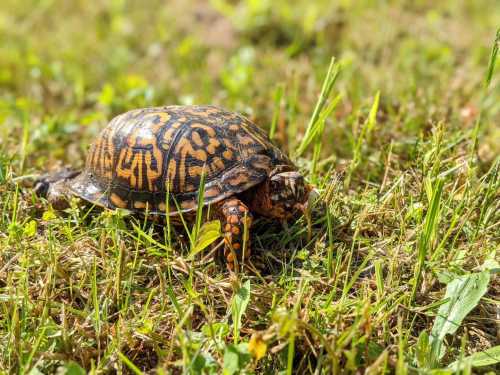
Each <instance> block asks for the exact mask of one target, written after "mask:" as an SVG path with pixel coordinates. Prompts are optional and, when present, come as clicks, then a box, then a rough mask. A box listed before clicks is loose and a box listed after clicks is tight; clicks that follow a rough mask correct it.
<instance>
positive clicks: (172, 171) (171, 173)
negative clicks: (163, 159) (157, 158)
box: [165, 159, 177, 190]
mask: <svg viewBox="0 0 500 375" xmlns="http://www.w3.org/2000/svg"><path fill="white" fill-rule="evenodd" d="M176 175H177V162H176V161H175V160H174V159H170V161H169V162H168V170H167V180H166V181H165V190H166V189H167V184H169V185H170V190H172V187H173V184H174V181H175V177H176Z"/></svg>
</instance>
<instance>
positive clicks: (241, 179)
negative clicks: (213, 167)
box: [227, 173, 246, 186]
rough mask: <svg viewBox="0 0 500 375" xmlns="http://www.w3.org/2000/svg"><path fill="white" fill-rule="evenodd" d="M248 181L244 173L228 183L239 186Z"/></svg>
mask: <svg viewBox="0 0 500 375" xmlns="http://www.w3.org/2000/svg"><path fill="white" fill-rule="evenodd" d="M245 180H246V175H245V174H242V173H238V174H237V175H236V176H234V177H232V178H231V179H229V180H228V181H227V182H228V183H229V185H231V186H237V185H240V184H242V183H243V182H244V181H245Z"/></svg>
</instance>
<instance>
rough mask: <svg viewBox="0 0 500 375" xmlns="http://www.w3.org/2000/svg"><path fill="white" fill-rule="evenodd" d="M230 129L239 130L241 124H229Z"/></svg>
mask: <svg viewBox="0 0 500 375" xmlns="http://www.w3.org/2000/svg"><path fill="white" fill-rule="evenodd" d="M229 129H230V130H233V131H238V130H240V126H239V125H236V124H231V125H229Z"/></svg>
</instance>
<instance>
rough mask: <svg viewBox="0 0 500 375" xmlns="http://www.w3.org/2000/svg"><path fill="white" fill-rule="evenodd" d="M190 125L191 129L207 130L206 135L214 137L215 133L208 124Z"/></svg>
mask: <svg viewBox="0 0 500 375" xmlns="http://www.w3.org/2000/svg"><path fill="white" fill-rule="evenodd" d="M191 127H192V128H193V129H203V130H205V131H206V132H207V134H208V136H209V137H215V135H216V133H215V130H214V129H213V128H212V127H211V126H209V125H205V124H192V125H191Z"/></svg>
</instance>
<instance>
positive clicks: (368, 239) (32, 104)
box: [0, 0, 500, 374]
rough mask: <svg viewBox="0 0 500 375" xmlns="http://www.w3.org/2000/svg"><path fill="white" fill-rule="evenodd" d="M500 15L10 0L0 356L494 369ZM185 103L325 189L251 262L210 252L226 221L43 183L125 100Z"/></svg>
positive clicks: (190, 368) (25, 364) (1, 147)
mask: <svg viewBox="0 0 500 375" xmlns="http://www.w3.org/2000/svg"><path fill="white" fill-rule="evenodd" d="M499 25H500V12H499V9H498V6H497V4H496V2H495V1H488V0H480V1H474V2H466V1H464V2H455V1H440V2H430V1H420V2H391V4H388V3H385V2H371V1H356V2H354V1H352V2H351V1H339V2H331V1H326V0H320V1H315V2H309V1H305V0H304V1H302V0H300V1H296V2H293V4H292V2H287V1H284V0H277V1H272V2H271V1H264V0H259V1H243V0H242V1H239V2H232V1H231V2H229V1H225V0H214V1H210V2H195V1H183V2H170V3H169V4H168V5H165V3H164V2H161V1H159V0H158V1H156V0H154V1H151V2H148V5H147V6H145V5H144V4H143V3H142V2H133V1H130V2H129V1H112V2H77V1H75V2H63V1H56V0H43V1H37V2H35V1H28V0H23V1H14V0H5V1H3V2H2V4H1V5H0V42H1V43H0V87H1V89H0V372H1V373H5V374H7V373H20V374H21V373H29V372H31V373H33V374H38V373H55V372H56V371H60V372H62V373H68V374H80V373H84V372H89V373H94V374H98V373H114V372H118V373H136V374H140V373H153V372H154V371H156V372H157V373H160V374H161V373H199V374H201V373H205V374H210V373H225V374H233V373H238V372H240V373H270V374H274V373H287V374H292V373H297V374H307V373H311V374H313V373H314V374H327V373H360V372H363V373H366V374H377V373H399V374H407V373H429V374H430V373H458V372H460V373H475V372H483V373H484V372H488V371H490V372H491V373H494V372H495V371H497V370H498V363H499V360H500V359H499V358H498V343H499V337H500V336H499V325H498V311H499V308H500V302H499V298H498V296H499V294H500V284H499V279H498V275H497V271H498V268H499V266H498V252H499V242H498V240H499V234H500V226H499V225H500V216H499V212H500V204H499V199H498V198H499V191H500V178H499V168H500V159H499V158H498V155H499V153H500V147H499V143H498V139H499V136H500V133H499V123H500V105H499V103H500V92H499V90H498V86H499V75H498V69H497V68H496V67H495V64H496V63H497V60H498V57H497V53H498V52H496V51H498V43H499V41H498V31H497V29H498V26H499ZM495 33H497V34H496V35H495ZM495 37H496V38H497V39H496V41H495ZM332 56H335V58H336V59H335V64H333V63H332ZM322 88H323V90H322ZM189 103H211V104H218V105H221V106H223V107H226V108H228V109H232V110H235V111H238V112H242V113H244V114H245V115H247V116H248V117H250V118H251V119H253V120H254V121H255V122H256V123H258V124H259V125H260V126H262V127H263V128H265V129H266V130H267V131H269V132H270V134H271V135H272V137H273V139H274V140H275V141H276V142H277V143H278V144H280V147H281V148H282V149H283V150H285V151H286V152H287V153H288V154H290V155H292V157H293V158H294V161H295V162H296V164H297V165H298V166H299V168H300V170H301V171H302V172H303V173H304V175H305V176H306V177H307V178H308V179H309V180H310V181H314V183H315V184H316V187H317V189H318V191H319V192H320V194H321V200H322V202H323V203H318V205H317V207H316V208H315V209H313V212H312V219H311V222H310V223H308V222H307V220H306V218H301V219H299V220H298V221H297V222H295V223H288V224H287V225H286V226H282V225H280V224H279V223H275V222H272V221H267V220H265V219H262V218H258V219H257V220H256V221H255V225H254V228H253V230H252V234H253V249H252V250H253V253H252V258H251V260H252V264H250V266H251V267H250V269H248V268H247V269H245V270H244V271H243V272H238V273H229V272H228V271H226V270H225V269H224V268H223V267H221V266H219V265H218V264H216V263H215V262H214V261H213V255H214V253H215V252H216V251H217V250H213V248H214V246H215V248H217V246H220V241H221V240H220V238H218V233H219V230H220V229H219V228H220V226H218V223H215V222H212V223H209V224H203V223H202V221H201V220H197V221H196V223H195V224H194V226H193V225H191V224H187V227H183V226H181V227H174V226H171V225H170V223H168V225H165V226H163V227H162V226H155V225H152V224H151V223H149V222H147V221H145V220H143V219H141V218H134V217H131V216H129V215H127V213H124V212H121V211H116V212H109V211H102V210H97V209H93V208H91V207H88V206H82V205H80V204H79V203H78V201H76V200H75V201H74V202H73V205H72V207H71V208H70V209H68V210H67V211H66V212H64V213H59V212H55V211H53V210H52V209H51V208H50V206H49V205H48V204H47V202H45V201H43V200H40V199H38V198H36V197H35V196H34V195H33V193H32V191H31V190H30V189H29V182H30V176H33V175H36V174H38V173H41V172H42V171H45V170H47V169H52V168H57V167H58V166H60V165H63V164H71V165H73V166H81V165H82V164H83V162H84V160H85V153H86V150H87V147H88V145H89V143H90V142H91V140H92V139H93V138H94V137H95V136H96V134H97V133H98V132H99V130H100V129H101V128H102V127H103V126H104V125H105V124H106V122H107V121H109V120H110V119H111V118H112V117H113V116H114V115H116V114H118V113H120V112H123V111H125V110H128V109H131V108H136V107H143V106H152V105H163V104H189ZM320 206H321V207H320ZM201 215H202V213H201V211H200V212H199V214H198V218H201ZM219 248H220V247H219ZM211 249H212V250H211ZM457 301H458V302H457ZM464 301H465V302H464ZM461 306H464V307H461ZM448 366H449V367H448ZM438 370H439V371H440V372H438Z"/></svg>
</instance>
